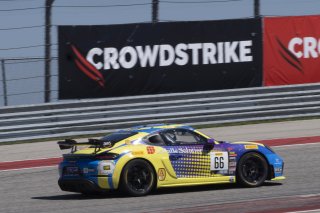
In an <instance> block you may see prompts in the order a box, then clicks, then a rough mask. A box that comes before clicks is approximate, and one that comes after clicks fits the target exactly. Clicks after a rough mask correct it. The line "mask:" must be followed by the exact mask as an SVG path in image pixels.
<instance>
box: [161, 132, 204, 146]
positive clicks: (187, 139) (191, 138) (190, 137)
mask: <svg viewBox="0 0 320 213" xmlns="http://www.w3.org/2000/svg"><path fill="white" fill-rule="evenodd" d="M162 136H163V138H164V140H165V141H166V143H167V144H168V145H188V144H190V145H191V144H205V143H206V139H205V138H204V137H203V136H201V135H199V134H197V133H195V132H192V131H190V130H186V129H170V130H167V131H164V132H163V133H162Z"/></svg>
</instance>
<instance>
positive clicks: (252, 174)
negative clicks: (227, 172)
mask: <svg viewBox="0 0 320 213" xmlns="http://www.w3.org/2000/svg"><path fill="white" fill-rule="evenodd" d="M267 176H268V164H267V161H266V159H265V158H264V157H263V156H261V155H260V154H258V153H255V152H250V153H247V154H245V155H244V156H243V157H241V159H240V161H239V162H238V166H237V183H239V184H241V185H243V186H247V187H257V186H260V185H261V184H263V182H264V181H265V180H266V178H267Z"/></svg>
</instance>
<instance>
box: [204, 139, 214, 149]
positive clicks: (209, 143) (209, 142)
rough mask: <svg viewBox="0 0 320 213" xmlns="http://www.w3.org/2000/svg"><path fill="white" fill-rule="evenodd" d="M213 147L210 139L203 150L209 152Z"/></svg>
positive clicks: (212, 140) (212, 141)
mask: <svg viewBox="0 0 320 213" xmlns="http://www.w3.org/2000/svg"><path fill="white" fill-rule="evenodd" d="M213 147H214V139H212V138H210V139H208V140H207V143H206V144H205V145H204V149H205V150H211V149H213Z"/></svg>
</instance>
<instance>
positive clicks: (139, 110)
mask: <svg viewBox="0 0 320 213" xmlns="http://www.w3.org/2000/svg"><path fill="white" fill-rule="evenodd" d="M319 106H320V84H304V85H290V86H278V87H267V88H261V87H259V88H249V89H230V90H220V91H201V92H189V93H173V94H160V95H144V96H133V97H121V98H104V99H95V100H79V101H66V102H58V103H49V104H40V105H25V106H16V107H3V108H0V142H12V141H13V142H14V141H24V140H34V139H44V138H57V137H70V136H81V135H93V134H102V133H107V132H110V131H114V130H115V129H120V128H128V127H131V126H134V125H142V124H149V123H186V124H190V125H199V124H226V123H234V122H246V121H260V120H271V119H282V118H298V117H310V116H319V115H320V108H319Z"/></svg>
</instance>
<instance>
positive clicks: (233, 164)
mask: <svg viewBox="0 0 320 213" xmlns="http://www.w3.org/2000/svg"><path fill="white" fill-rule="evenodd" d="M236 164H237V163H236V162H229V166H236Z"/></svg>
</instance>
